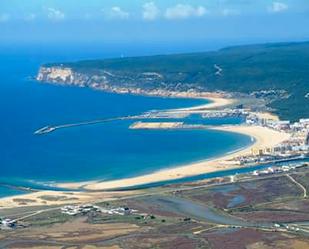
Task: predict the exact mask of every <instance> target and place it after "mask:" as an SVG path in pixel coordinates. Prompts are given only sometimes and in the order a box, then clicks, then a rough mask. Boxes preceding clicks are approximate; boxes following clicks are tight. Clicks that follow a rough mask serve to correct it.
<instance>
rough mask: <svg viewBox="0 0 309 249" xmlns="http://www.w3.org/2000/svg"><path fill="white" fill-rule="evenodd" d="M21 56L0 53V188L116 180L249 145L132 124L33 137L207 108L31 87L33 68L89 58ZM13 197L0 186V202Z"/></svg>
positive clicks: (221, 136) (212, 134) (216, 135)
mask: <svg viewBox="0 0 309 249" xmlns="http://www.w3.org/2000/svg"><path fill="white" fill-rule="evenodd" d="M23 52H24V53H16V51H13V52H11V51H2V50H1V49H0V115H1V116H0V160H1V161H0V186H1V184H12V185H21V186H28V185H29V183H35V184H38V185H40V184H46V183H47V184H49V183H53V182H72V181H87V180H104V179H120V178H124V177H130V176H136V175H141V174H145V173H149V172H153V171H156V170H159V169H163V168H167V167H175V166H178V165H182V164H186V163H190V162H194V161H199V160H203V159H209V158H211V157H215V156H218V155H222V154H225V153H228V152H229V151H234V150H236V149H240V148H242V147H244V146H248V145H249V144H250V143H251V139H250V138H249V137H247V136H244V135H239V134H233V133H227V132H221V131H213V130H203V131H202V130H183V131H180V130H178V131H177V130H175V131H149V130H129V129H128V126H129V125H130V124H131V123H132V122H133V121H130V120H125V121H114V122H110V123H102V124H97V125H90V126H82V127H74V128H68V129H60V130H57V131H56V132H54V133H50V134H47V135H42V136H38V135H34V134H33V132H34V131H35V130H37V129H39V128H41V127H43V126H46V125H55V124H65V123H74V122H79V121H87V120H94V119H100V118H110V117H119V116H125V115H133V114H140V113H142V112H145V111H149V110H153V109H168V108H180V107H189V106H195V105H199V104H203V103H206V102H205V101H204V100H189V99H169V98H155V97H151V98H150V97H143V96H132V95H117V94H111V93H104V92H99V91H94V90H91V89H87V88H74V87H64V86H55V85H50V84H42V83H38V82H36V81H34V80H33V79H32V78H33V76H35V74H36V73H37V70H38V68H39V66H40V64H42V63H45V62H53V61H63V60H77V59H82V58H89V56H90V55H87V53H84V54H79V53H76V54H75V55H74V54H73V55H70V56H69V57H68V56H67V55H66V57H61V51H58V53H57V52H55V50H53V53H51V52H50V51H47V52H41V53H35V54H32V53H30V52H27V51H23ZM98 54H100V53H98ZM102 56H104V55H103V54H102V55H101V57H102ZM193 121H194V122H196V121H198V122H202V123H207V124H215V125H220V124H230V123H239V122H241V120H240V119H235V118H233V119H208V120H201V119H200V118H199V117H195V116H194V117H191V118H190V119H188V120H187V121H186V122H189V123H190V122H193ZM18 193H19V192H18V191H15V190H12V189H10V188H7V187H5V186H4V185H2V186H1V187H0V197H3V196H7V195H15V194H18Z"/></svg>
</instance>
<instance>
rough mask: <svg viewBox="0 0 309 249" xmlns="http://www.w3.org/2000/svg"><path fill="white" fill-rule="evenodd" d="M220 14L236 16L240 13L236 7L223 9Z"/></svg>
mask: <svg viewBox="0 0 309 249" xmlns="http://www.w3.org/2000/svg"><path fill="white" fill-rule="evenodd" d="M221 14H222V15H223V16H237V15H239V14H240V11H239V10H236V9H223V10H222V11H221Z"/></svg>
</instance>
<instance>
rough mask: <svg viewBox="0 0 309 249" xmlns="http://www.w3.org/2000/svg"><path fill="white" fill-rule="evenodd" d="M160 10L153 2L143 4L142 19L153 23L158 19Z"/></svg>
mask: <svg viewBox="0 0 309 249" xmlns="http://www.w3.org/2000/svg"><path fill="white" fill-rule="evenodd" d="M159 14H160V9H159V8H158V7H157V6H156V4H155V3H154V2H149V3H145V4H144V5H143V18H144V19H145V20H147V21H153V20H155V19H157V18H158V16H159Z"/></svg>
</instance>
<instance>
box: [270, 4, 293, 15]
mask: <svg viewBox="0 0 309 249" xmlns="http://www.w3.org/2000/svg"><path fill="white" fill-rule="evenodd" d="M288 8H289V6H288V5H287V4H285V3H281V2H273V3H272V5H271V6H269V7H268V11H269V12H273V13H278V12H283V11H286V10H287V9H288Z"/></svg>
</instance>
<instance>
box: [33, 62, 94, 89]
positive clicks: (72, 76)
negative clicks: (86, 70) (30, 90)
mask: <svg viewBox="0 0 309 249" xmlns="http://www.w3.org/2000/svg"><path fill="white" fill-rule="evenodd" d="M36 79H37V80H38V81H42V82H50V83H56V84H66V85H78V86H85V84H86V82H87V80H88V77H86V75H82V74H79V73H76V72H74V71H73V70H72V69H71V68H67V67H41V68H40V70H39V73H38V75H37V77H36Z"/></svg>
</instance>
